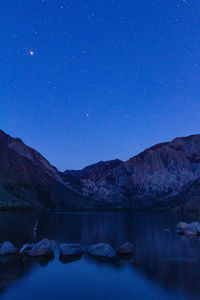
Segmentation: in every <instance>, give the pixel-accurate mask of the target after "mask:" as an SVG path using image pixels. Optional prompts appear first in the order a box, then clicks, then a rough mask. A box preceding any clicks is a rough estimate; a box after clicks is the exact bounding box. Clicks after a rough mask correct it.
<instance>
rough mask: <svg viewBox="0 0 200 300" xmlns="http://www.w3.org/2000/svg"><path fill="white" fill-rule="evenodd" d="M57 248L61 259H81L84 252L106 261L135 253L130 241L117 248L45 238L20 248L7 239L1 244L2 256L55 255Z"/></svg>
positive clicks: (0, 254)
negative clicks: (60, 242)
mask: <svg viewBox="0 0 200 300" xmlns="http://www.w3.org/2000/svg"><path fill="white" fill-rule="evenodd" d="M57 250H58V252H59V258H60V260H61V261H68V260H69V261H70V260H76V259H80V258H81V256H82V255H83V254H87V255H90V256H91V257H94V258H96V259H99V260H104V261H106V260H112V259H117V258H131V257H132V256H133V254H134V246H133V244H132V243H130V242H126V243H124V244H122V245H121V246H120V247H119V248H118V249H116V250H115V249H114V248H113V247H112V246H111V245H110V244H107V243H97V244H92V245H89V246H88V247H87V248H86V249H85V248H84V247H82V246H81V245H80V244H70V243H62V244H59V245H57V244H56V243H55V241H52V240H49V239H47V238H45V239H43V240H41V241H39V242H38V243H32V244H25V245H23V246H22V247H20V248H17V247H16V246H15V245H13V244H12V243H11V242H9V241H5V242H3V243H2V244H1V245H0V257H5V256H12V255H17V256H24V257H54V256H55V252H57Z"/></svg>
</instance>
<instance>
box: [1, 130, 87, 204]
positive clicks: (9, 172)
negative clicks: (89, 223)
mask: <svg viewBox="0 0 200 300" xmlns="http://www.w3.org/2000/svg"><path fill="white" fill-rule="evenodd" d="M80 199H81V200H83V201H82V203H83V205H84V199H83V197H81V196H80V195H78V194H76V193H75V192H74V191H72V190H70V189H69V188H68V187H67V186H66V184H65V183H64V181H63V180H62V177H61V175H60V173H59V172H58V171H57V169H56V168H55V167H53V166H51V164H50V163H49V162H48V161H47V160H46V159H45V158H44V157H43V156H42V155H40V154H39V153H38V152H37V151H35V150H34V149H32V148H30V147H28V146H26V145H25V144H24V143H23V142H22V141H21V140H20V139H18V138H17V139H15V138H12V137H10V136H9V135H7V134H5V133H4V132H3V131H0V208H1V209H9V208H12V209H13V208H50V209H73V208H76V207H77V203H78V206H81V204H82V203H81V202H80ZM79 202H80V203H79ZM85 205H86V203H85Z"/></svg>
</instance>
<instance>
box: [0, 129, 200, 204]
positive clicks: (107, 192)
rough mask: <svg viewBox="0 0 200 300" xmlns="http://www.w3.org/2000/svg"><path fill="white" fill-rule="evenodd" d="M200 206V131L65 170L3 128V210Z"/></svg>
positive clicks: (0, 152) (0, 194) (0, 172)
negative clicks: (126, 155) (122, 157)
mask: <svg viewBox="0 0 200 300" xmlns="http://www.w3.org/2000/svg"><path fill="white" fill-rule="evenodd" d="M14 208H16V209H18V208H24V209H25V208H26V209H27V208H28V209H56V210H110V209H111V210H116V209H117V210H118V209H126V210H130V209H137V210H138V209H139V210H152V209H153V210H155V209H156V210H160V209H162V210H166V209H170V210H181V209H183V210H184V209H189V210H193V209H195V210H196V209H197V210H199V209H200V134H196V135H190V136H186V137H178V138H175V139H173V140H172V141H170V142H165V143H159V144H156V145H154V146H152V147H149V148H147V149H145V150H144V151H143V152H141V153H139V154H137V155H135V156H133V157H131V158H130V159H128V160H127V161H125V162H123V161H121V160H119V159H114V160H110V161H100V162H98V163H96V164H92V165H90V166H87V167H85V168H83V169H81V170H66V171H65V172H60V171H58V170H57V168H56V167H54V166H52V165H51V164H50V163H49V161H48V160H46V159H45V158H44V157H43V156H42V155H41V154H40V153H39V152H37V151H36V150H34V149H33V148H31V147H29V146H27V145H26V144H25V143H24V142H23V141H22V140H21V139H19V138H13V137H11V136H10V135H7V134H6V133H4V132H3V131H2V130H0V209H14Z"/></svg>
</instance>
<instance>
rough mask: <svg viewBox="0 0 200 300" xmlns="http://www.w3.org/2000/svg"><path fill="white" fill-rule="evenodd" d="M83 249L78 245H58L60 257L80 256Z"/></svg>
mask: <svg viewBox="0 0 200 300" xmlns="http://www.w3.org/2000/svg"><path fill="white" fill-rule="evenodd" d="M82 253H83V249H82V247H81V245H80V244H66V243H65V244H61V245H60V255H61V256H75V255H81V254H82Z"/></svg>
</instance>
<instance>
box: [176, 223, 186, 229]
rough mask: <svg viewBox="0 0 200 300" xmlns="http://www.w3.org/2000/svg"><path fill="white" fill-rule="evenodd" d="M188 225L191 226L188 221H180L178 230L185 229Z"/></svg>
mask: <svg viewBox="0 0 200 300" xmlns="http://www.w3.org/2000/svg"><path fill="white" fill-rule="evenodd" d="M188 226H189V224H188V223H185V222H179V223H178V224H177V229H178V230H184V229H185V228H187V227H188Z"/></svg>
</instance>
